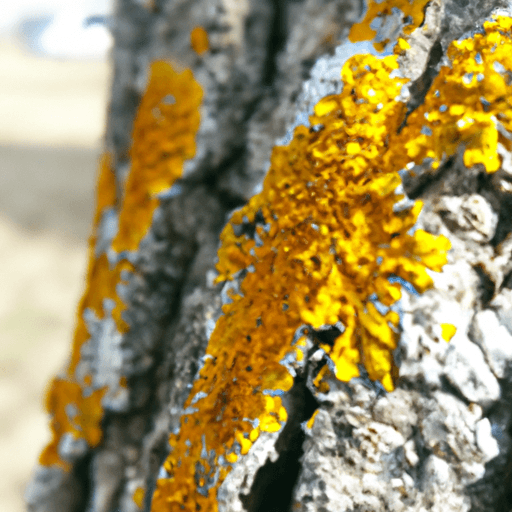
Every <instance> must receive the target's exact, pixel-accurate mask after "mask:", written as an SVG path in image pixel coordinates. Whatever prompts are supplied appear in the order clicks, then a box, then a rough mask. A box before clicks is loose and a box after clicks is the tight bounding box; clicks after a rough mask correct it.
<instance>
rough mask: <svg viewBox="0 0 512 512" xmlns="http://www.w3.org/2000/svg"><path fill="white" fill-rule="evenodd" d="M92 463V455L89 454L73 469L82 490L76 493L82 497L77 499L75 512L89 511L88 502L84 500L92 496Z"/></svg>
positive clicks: (77, 490)
mask: <svg viewBox="0 0 512 512" xmlns="http://www.w3.org/2000/svg"><path fill="white" fill-rule="evenodd" d="M91 462H92V453H89V454H87V455H86V456H85V457H84V458H83V459H81V460H80V461H79V462H77V463H76V464H75V465H74V467H73V477H74V478H75V479H76V482H80V488H79V489H76V492H77V494H80V497H77V498H76V501H75V503H76V507H75V511H74V512H87V510H88V502H87V500H86V499H83V498H84V497H86V496H90V493H91V490H92V487H93V486H92V478H93V475H92V469H91V468H92V464H91ZM77 487H78V486H77Z"/></svg>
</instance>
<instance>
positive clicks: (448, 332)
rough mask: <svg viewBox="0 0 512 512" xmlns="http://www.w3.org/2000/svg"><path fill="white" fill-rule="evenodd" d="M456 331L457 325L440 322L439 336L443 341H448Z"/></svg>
mask: <svg viewBox="0 0 512 512" xmlns="http://www.w3.org/2000/svg"><path fill="white" fill-rule="evenodd" d="M456 332H457V327H455V325H452V324H441V337H442V338H443V340H445V341H450V340H451V339H452V338H453V337H454V336H455V333H456Z"/></svg>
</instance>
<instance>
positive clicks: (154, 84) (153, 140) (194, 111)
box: [112, 61, 203, 252]
mask: <svg viewBox="0 0 512 512" xmlns="http://www.w3.org/2000/svg"><path fill="white" fill-rule="evenodd" d="M202 96H203V92H202V89H201V86H200V85H199V84H198V83H197V82H196V80H195V78H194V75H193V74H192V71H190V70H189V69H186V70H184V71H183V72H182V73H178V72H176V71H175V70H174V68H173V67H172V66H171V65H170V64H168V63H167V62H163V61H157V62H154V63H153V64H152V65H151V76H150V80H149V84H148V87H147V90H146V93H145V94H144V97H143V98H142V101H141V103H140V106H139V109H138V111H137V116H136V118H135V122H134V126H133V136H132V139H133V144H132V148H131V150H130V157H131V170H130V173H129V175H128V178H127V182H126V186H125V193H124V197H123V202H122V207H121V213H120V215H119V230H118V232H117V235H116V237H115V239H114V241H113V242H112V248H113V249H114V250H115V251H117V252H122V251H135V250H137V249H138V247H139V243H140V241H141V240H142V238H144V236H145V235H146V233H147V231H148V229H149V227H150V226H151V222H152V220H153V213H154V211H155V209H156V207H157V206H158V204H159V199H158V194H159V193H160V192H162V191H164V190H167V189H168V188H169V187H171V186H172V184H173V183H174V182H175V181H176V180H177V179H178V178H180V177H181V175H182V173H183V164H184V162H185V160H187V159H190V158H192V157H193V156H194V155H195V152H196V142H195V137H196V133H197V130H198V129H199V123H200V113H199V106H200V104H201V100H202Z"/></svg>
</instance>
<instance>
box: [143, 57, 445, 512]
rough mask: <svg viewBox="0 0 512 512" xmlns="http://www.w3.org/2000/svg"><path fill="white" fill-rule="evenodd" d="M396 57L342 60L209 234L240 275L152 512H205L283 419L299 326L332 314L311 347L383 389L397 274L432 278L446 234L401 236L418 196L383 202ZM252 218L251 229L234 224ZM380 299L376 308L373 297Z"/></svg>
mask: <svg viewBox="0 0 512 512" xmlns="http://www.w3.org/2000/svg"><path fill="white" fill-rule="evenodd" d="M396 68H397V63H396V57H394V56H391V57H386V58H384V59H378V58H375V57H373V56H355V57H353V58H351V59H350V60H349V61H348V62H347V63H346V65H345V66H344V68H343V71H342V78H343V82H344V89H343V92H342V93H341V94H339V95H336V96H329V97H326V98H324V99H323V100H322V101H320V102H319V103H318V104H317V105H316V107H315V114H314V115H313V116H312V117H311V125H312V126H313V128H311V129H308V128H306V127H304V126H299V127H298V128H297V129H296V130H295V134H294V137H293V140H292V141H291V143H290V144H289V145H288V146H285V147H276V148H274V151H273V154H272V159H271V167H270V170H269V172H268V174H267V177H266V179H265V181H264V184H263V190H262V192H261V193H260V194H258V195H256V196H255V197H253V198H252V199H251V201H250V202H249V203H248V204H247V205H246V206H245V207H244V208H242V209H241V210H239V211H238V212H236V213H235V214H234V215H233V217H232V219H231V221H230V223H229V224H228V225H227V226H226V228H225V229H224V231H223V233H222V235H221V248H220V250H219V253H218V256H219V263H218V265H217V269H218V271H219V274H220V275H219V280H229V279H232V278H233V277H234V275H235V274H236V273H237V272H239V271H245V272H246V274H245V277H243V280H242V282H241V287H240V292H239V293H232V294H231V299H232V302H231V303H229V304H226V305H225V306H224V307H223V313H224V314H223V315H222V316H221V317H220V318H219V320H218V322H217V325H216V328H215V330H214V332H213V333H212V335H211V338H210V342H209V345H208V349H207V355H206V357H205V361H204V366H203V367H202V369H201V370H200V373H199V377H198V380H197V381H196V382H195V385H194V387H193V390H192V393H191V395H190V398H189V399H188V401H187V402H186V404H185V408H191V409H187V410H186V412H185V414H184V416H183V418H182V427H181V431H180V433H179V434H177V435H172V436H171V438H170V444H171V447H172V450H171V454H170V455H169V457H168V459H167V461H166V462H165V464H164V467H165V469H166V470H167V472H168V473H169V475H170V476H169V478H166V479H161V480H159V482H158V487H157V490H156V492H155V495H154V499H153V507H152V510H153V511H154V512H157V511H158V512H161V511H174V510H176V511H177V510H190V511H193V510H208V511H215V510H217V504H216V490H217V488H218V486H219V485H220V483H221V482H222V481H223V479H224V477H225V475H226V474H227V473H228V472H229V470H230V466H229V463H231V462H235V461H236V460H237V457H238V455H239V454H241V455H243V454H245V453H247V452H248V450H249V449H250V447H251V445H252V444H253V443H254V441H255V440H256V439H257V438H258V436H259V434H260V432H274V431H278V430H280V429H281V427H282V425H283V423H284V422H285V421H286V419H287V413H286V410H285V409H284V407H283V405H282V402H281V398H280V396H279V394H280V393H281V392H286V391H288V390H289V389H290V388H291V386H292V384H293V377H292V375H291V374H290V373H289V371H288V370H287V368H286V367H285V366H283V365H282V364H281V361H282V360H283V358H284V357H285V356H287V355H289V354H290V353H294V354H295V357H296V358H297V359H298V360H299V359H301V355H302V354H301V351H302V346H301V343H300V341H301V340H299V343H297V344H296V345H293V346H292V340H293V339H294V335H295V333H296V332H297V330H298V329H299V328H300V327H301V326H303V325H304V324H306V325H309V326H311V327H313V328H319V327H321V326H323V325H325V324H336V323H337V322H341V323H342V324H343V326H344V332H343V333H342V334H341V335H340V336H339V337H338V339H337V340H336V341H335V343H334V346H333V347H330V346H323V347H322V348H324V350H325V351H326V352H327V353H328V354H329V356H330V358H331V360H332V361H333V363H334V365H335V368H336V376H337V377H338V378H339V379H341V380H349V379H351V378H352V377H355V376H356V375H359V367H358V365H359V364H360V363H362V364H364V366H365V367H366V369H367V371H368V373H369V375H370V377H371V378H372V379H378V380H380V381H381V382H382V384H383V385H384V386H385V388H386V389H388V390H391V389H392V388H393V375H394V374H395V373H396V371H395V368H394V365H393V359H392V351H393V349H394V348H395V347H396V341H397V329H396V327H397V325H398V322H399V317H398V314H397V313H396V312H394V311H392V310H391V309H390V308H389V306H391V305H392V304H393V303H394V302H396V301H397V300H398V299H399V298H400V285H399V284H397V283H391V282H390V281H389V280H388V278H390V277H392V276H399V277H401V278H402V279H404V280H406V281H408V282H410V283H411V284H412V285H413V286H414V287H415V288H416V289H417V290H418V291H419V292H422V291H424V290H426V289H427V288H429V287H430V286H432V279H431V278H430V277H429V275H428V273H427V272H426V268H430V269H431V270H435V271H440V270H441V268H442V266H443V264H444V263H445V262H446V251H447V250H448V249H449V247H450V244H449V242H448V240H447V239H446V238H444V237H435V236H432V235H430V234H429V233H426V232H425V231H422V230H416V231H415V232H414V233H410V230H411V228H412V227H413V226H414V224H415V222H416V219H417V216H418V214H419V211H420V209H421V203H420V202H417V203H416V204H415V206H414V207H413V208H411V209H406V210H403V211H401V212H395V211H394V207H395V205H396V203H397V201H398V200H400V199H401V198H402V196H399V195H397V194H396V193H395V189H396V187H397V186H398V185H399V184H400V177H399V175H398V170H399V168H397V167H396V166H394V165H389V164H386V163H385V162H390V161H391V162H392V160H393V159H392V158H388V155H392V154H396V153H397V152H400V151H401V150H402V148H400V147H398V146H395V145H394V144H393V135H392V134H394V133H396V132H397V130H398V127H399V126H400V123H401V121H402V120H403V118H404V114H405V105H404V104H403V103H401V102H399V101H397V100H396V99H395V98H396V97H397V96H398V94H399V93H400V89H401V87H402V85H403V83H404V80H400V79H397V78H391V76H390V74H391V72H392V71H393V70H395V69H396ZM258 219H259V220H258ZM254 223H255V224H256V236H254V237H250V236H248V235H245V234H244V233H243V229H242V226H243V225H244V224H245V225H247V224H254ZM375 300H378V301H379V302H380V303H381V305H383V306H385V307H386V308H387V311H386V312H385V313H384V314H381V313H380V312H379V311H378V309H377V307H376V306H375V305H374V301H375Z"/></svg>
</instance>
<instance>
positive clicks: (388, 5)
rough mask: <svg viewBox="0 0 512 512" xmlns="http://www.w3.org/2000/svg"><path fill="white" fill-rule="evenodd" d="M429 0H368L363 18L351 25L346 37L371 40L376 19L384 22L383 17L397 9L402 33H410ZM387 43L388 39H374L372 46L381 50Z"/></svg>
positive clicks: (353, 41)
mask: <svg viewBox="0 0 512 512" xmlns="http://www.w3.org/2000/svg"><path fill="white" fill-rule="evenodd" d="M429 1H430V0H384V1H382V2H376V1H375V0H369V3H368V6H367V10H366V13H365V16H364V18H363V20H361V21H360V22H359V23H355V24H354V25H352V28H351V29H350V33H349V36H348V39H349V41H350V42H352V43H356V42H359V41H371V40H372V39H374V38H375V36H376V35H377V31H376V30H375V29H374V28H372V25H373V26H375V24H376V22H377V20H378V21H380V22H381V25H382V24H383V23H384V18H386V17H387V16H392V15H393V14H394V12H396V11H397V10H399V11H400V12H401V14H402V23H403V28H402V32H403V33H404V34H410V33H411V32H412V31H413V30H414V29H416V28H418V27H419V26H420V25H421V24H422V23H423V19H424V17H425V7H426V5H427V4H428V3H429ZM387 43H389V40H388V39H385V40H382V41H375V42H374V43H373V46H374V47H375V49H376V50H378V51H382V50H383V49H384V48H385V46H386V45H387Z"/></svg>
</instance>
